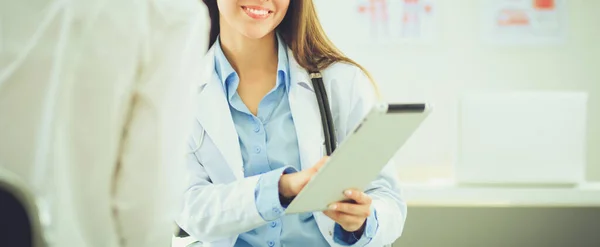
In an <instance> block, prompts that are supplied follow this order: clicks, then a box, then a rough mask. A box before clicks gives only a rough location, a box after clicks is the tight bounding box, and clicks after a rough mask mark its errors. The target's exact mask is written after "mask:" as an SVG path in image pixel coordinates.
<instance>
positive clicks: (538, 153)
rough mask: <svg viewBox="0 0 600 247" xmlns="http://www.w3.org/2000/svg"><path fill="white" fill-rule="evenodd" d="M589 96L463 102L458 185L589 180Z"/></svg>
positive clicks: (529, 95) (521, 95) (530, 95)
mask: <svg viewBox="0 0 600 247" xmlns="http://www.w3.org/2000/svg"><path fill="white" fill-rule="evenodd" d="M587 98H588V96H587V94H586V93H580V92H496V93H468V94H465V95H464V96H462V97H461V99H460V100H459V110H458V114H459V117H458V144H457V149H458V150H457V160H456V163H455V167H454V168H455V169H454V171H455V179H456V181H457V182H458V183H459V184H478V185H494V184H496V185H509V184H510V185H574V184H578V183H580V182H583V180H584V179H585V166H586V126H587V124H586V123H587V117H586V115H587Z"/></svg>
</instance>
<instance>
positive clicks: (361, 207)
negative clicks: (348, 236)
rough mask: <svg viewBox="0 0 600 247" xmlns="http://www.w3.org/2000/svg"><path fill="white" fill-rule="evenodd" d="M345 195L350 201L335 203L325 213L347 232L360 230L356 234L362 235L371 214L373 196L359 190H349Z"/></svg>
mask: <svg viewBox="0 0 600 247" xmlns="http://www.w3.org/2000/svg"><path fill="white" fill-rule="evenodd" d="M344 195H345V196H346V198H348V201H342V202H337V203H333V204H331V205H329V210H327V211H325V212H323V213H325V215H327V216H328V217H329V218H331V219H332V220H333V221H335V222H336V223H338V224H339V225H340V226H341V227H342V228H343V229H344V230H346V231H347V232H358V234H356V235H359V236H360V235H362V232H363V231H364V226H365V222H366V221H367V218H368V217H369V216H370V215H371V202H372V200H371V197H370V196H369V195H367V194H365V193H363V192H362V191H358V190H347V191H345V192H344Z"/></svg>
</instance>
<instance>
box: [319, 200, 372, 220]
mask: <svg viewBox="0 0 600 247" xmlns="http://www.w3.org/2000/svg"><path fill="white" fill-rule="evenodd" d="M329 210H332V211H337V212H340V213H345V214H349V215H353V216H358V217H361V218H367V217H369V215H371V207H370V206H369V205H365V204H354V203H344V202H338V203H333V204H331V205H330V206H329Z"/></svg>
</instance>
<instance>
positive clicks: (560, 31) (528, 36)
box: [482, 0, 567, 45]
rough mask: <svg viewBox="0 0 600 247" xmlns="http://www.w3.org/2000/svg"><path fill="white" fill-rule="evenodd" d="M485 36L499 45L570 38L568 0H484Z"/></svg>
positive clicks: (551, 41) (546, 41)
mask: <svg viewBox="0 0 600 247" xmlns="http://www.w3.org/2000/svg"><path fill="white" fill-rule="evenodd" d="M482 1H485V4H484V8H485V9H484V10H483V11H484V12H483V13H484V15H483V21H482V23H483V24H484V27H483V28H484V30H483V34H484V39H485V40H486V41H487V42H488V43H491V44H498V45H543V44H561V43H563V42H564V41H565V39H566V32H567V30H566V29H567V24H566V6H565V4H566V3H565V2H566V1H564V0H482Z"/></svg>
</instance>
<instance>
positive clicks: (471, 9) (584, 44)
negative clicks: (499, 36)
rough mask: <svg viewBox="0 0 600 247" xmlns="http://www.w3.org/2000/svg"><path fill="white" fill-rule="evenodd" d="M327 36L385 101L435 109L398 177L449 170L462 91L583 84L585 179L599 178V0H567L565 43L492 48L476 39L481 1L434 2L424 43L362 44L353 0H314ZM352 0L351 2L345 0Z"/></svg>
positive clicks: (405, 153) (403, 159)
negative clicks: (432, 28)
mask: <svg viewBox="0 0 600 247" xmlns="http://www.w3.org/2000/svg"><path fill="white" fill-rule="evenodd" d="M315 2H316V4H317V8H318V12H319V15H320V18H321V21H322V23H323V25H324V27H325V30H326V32H327V33H328V35H329V36H330V38H331V39H332V40H333V41H334V42H335V43H336V45H338V47H339V48H340V49H342V50H343V51H344V52H345V53H346V54H347V55H349V56H350V57H351V58H353V59H355V60H356V61H358V62H359V63H361V64H363V65H364V66H365V67H366V68H367V69H368V70H369V71H370V72H371V73H372V74H373V76H374V78H375V80H376V81H377V82H378V83H379V85H380V87H381V89H382V92H383V95H384V97H385V98H386V99H387V100H390V101H415V100H423V99H426V100H428V101H431V102H433V103H434V104H435V107H436V109H435V113H434V114H433V115H431V116H430V119H428V121H427V122H426V123H425V124H424V125H423V127H422V129H421V130H420V131H419V132H417V133H416V134H415V136H414V138H413V139H412V140H411V142H410V145H409V146H408V147H407V148H406V149H405V150H402V152H401V153H399V154H398V156H397V157H396V160H397V161H398V163H400V168H401V174H402V175H401V176H402V178H403V179H404V180H424V179H428V178H432V177H441V178H448V177H450V176H451V172H452V164H453V161H454V158H455V152H454V150H455V148H456V131H455V130H456V100H457V96H458V95H459V94H461V93H462V92H465V91H468V90H475V89H477V90H479V89H483V90H504V89H510V90H512V89H514V90H565V91H572V90H583V91H587V92H588V93H589V97H590V98H589V108H588V109H589V110H588V111H589V115H588V119H589V120H588V169H587V174H588V179H590V180H595V181H600V98H599V95H600V14H598V11H597V10H598V9H600V1H594V0H566V2H567V8H568V22H567V23H568V25H569V28H568V35H567V36H568V37H567V40H566V42H565V43H564V45H559V46H538V47H497V46H492V45H488V44H486V43H485V42H483V40H482V39H481V34H480V28H479V27H480V23H481V22H480V13H481V11H480V10H481V9H482V3H483V1H482V0H453V1H444V0H437V1H436V2H437V5H436V9H434V11H435V14H436V15H437V16H436V17H437V19H436V25H437V31H438V32H437V35H436V37H435V39H434V40H433V42H431V43H430V44H411V43H406V44H398V43H397V44H387V45H374V44H372V45H368V44H365V45H360V44H356V43H355V42H353V41H354V40H356V39H357V38H360V36H364V34H362V33H357V32H354V30H356V29H355V28H354V26H353V24H352V23H355V21H356V20H355V19H356V18H355V17H353V16H352V15H351V13H353V11H355V10H356V5H354V3H355V2H356V1H349V0H315ZM349 3H352V4H349Z"/></svg>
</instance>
